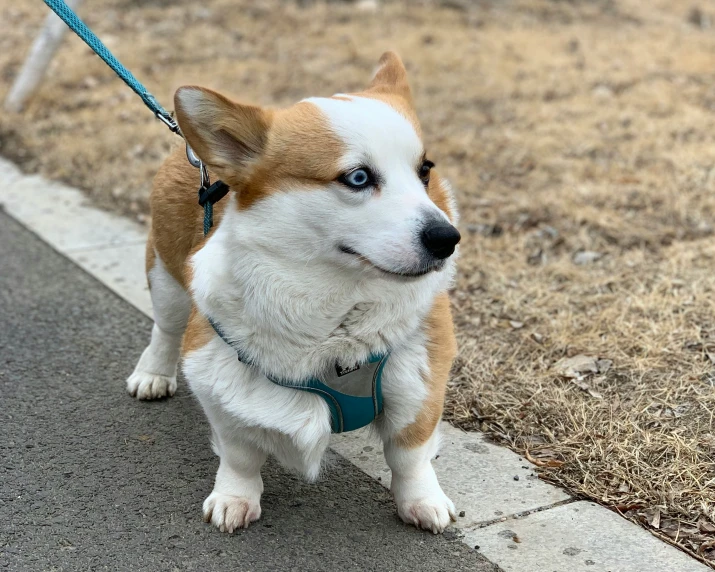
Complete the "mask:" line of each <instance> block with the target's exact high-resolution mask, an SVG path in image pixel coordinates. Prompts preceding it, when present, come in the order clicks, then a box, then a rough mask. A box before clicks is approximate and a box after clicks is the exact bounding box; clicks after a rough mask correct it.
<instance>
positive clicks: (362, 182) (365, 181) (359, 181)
mask: <svg viewBox="0 0 715 572" xmlns="http://www.w3.org/2000/svg"><path fill="white" fill-rule="evenodd" d="M339 181H340V182H341V183H343V184H344V185H347V186H348V187H351V188H353V189H364V188H365V187H369V186H370V185H372V184H374V178H373V176H372V173H370V171H368V170H367V169H355V170H354V171H350V172H349V173H345V174H344V175H341V176H340V179H339Z"/></svg>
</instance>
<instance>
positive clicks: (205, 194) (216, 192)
mask: <svg viewBox="0 0 715 572" xmlns="http://www.w3.org/2000/svg"><path fill="white" fill-rule="evenodd" d="M44 2H45V4H47V5H48V6H49V7H50V8H51V9H52V11H53V12H54V13H55V14H57V15H58V16H59V17H60V18H61V19H62V21H63V22H64V23H65V24H67V25H68V26H69V28H70V30H72V31H73V32H74V33H75V34H77V35H78V36H79V37H80V38H81V39H82V40H83V41H84V43H85V44H87V45H88V46H89V47H90V48H92V50H93V51H94V53H95V54H97V55H98V56H99V57H100V58H102V60H104V63H106V64H107V65H108V66H109V67H110V68H112V70H113V71H114V73H116V74H117V75H118V76H119V77H120V78H121V79H122V81H124V83H126V84H127V85H128V86H129V87H130V88H131V89H132V91H133V92H134V93H136V94H137V95H138V96H139V97H141V99H142V101H143V102H144V104H145V105H146V106H147V107H148V108H149V109H151V111H152V113H153V114H154V115H155V116H156V118H157V119H159V120H160V121H161V122H162V123H164V124H165V125H166V126H167V127H168V128H169V129H171V131H172V132H174V133H176V134H177V135H179V136H180V137H183V134H182V133H181V129H180V128H179V124H178V123H177V122H176V120H175V119H174V118H173V117H172V116H171V113H169V112H168V111H167V110H166V109H164V108H163V107H162V106H161V105H160V104H159V102H158V101H157V100H156V98H155V97H154V96H153V95H152V94H151V93H149V92H148V91H147V89H146V88H145V87H144V86H143V85H142V84H141V82H140V81H139V80H138V79H137V78H135V77H134V75H133V74H132V72H130V71H129V70H128V69H127V68H125V67H124V66H123V65H122V63H121V62H120V61H119V60H118V59H117V58H115V57H114V55H112V52H110V51H109V50H108V49H107V46H105V45H104V44H103V43H102V41H101V40H100V39H99V38H98V37H97V36H96V35H95V34H94V32H92V30H90V29H89V28H88V27H87V25H86V24H85V23H84V22H83V21H82V20H80V18H79V16H77V14H75V13H74V11H73V10H72V9H71V8H70V7H69V6H67V4H65V2H64V0H44ZM186 158H187V159H188V160H189V163H191V164H192V165H193V166H194V167H197V168H198V169H199V170H200V171H201V187H200V188H199V204H200V205H201V206H202V207H203V208H204V235H206V234H208V232H209V230H210V229H211V227H212V226H213V204H214V203H215V202H216V201H218V200H220V199H221V198H223V197H224V196H225V195H226V193H227V192H228V185H226V184H225V183H224V182H223V181H216V182H215V183H214V184H213V185H212V184H211V181H210V180H209V172H208V170H207V169H206V166H205V165H204V164H203V162H202V161H201V159H199V158H198V157H197V156H196V154H195V153H194V152H193V150H192V149H191V147H189V144H188V143H187V144H186Z"/></svg>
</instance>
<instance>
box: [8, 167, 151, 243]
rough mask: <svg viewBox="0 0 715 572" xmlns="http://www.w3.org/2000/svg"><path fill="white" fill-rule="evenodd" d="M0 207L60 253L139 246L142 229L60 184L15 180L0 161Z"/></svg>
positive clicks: (37, 179) (38, 179) (143, 236)
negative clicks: (100, 208) (101, 208)
mask: <svg viewBox="0 0 715 572" xmlns="http://www.w3.org/2000/svg"><path fill="white" fill-rule="evenodd" d="M1 161H2V162H1V163H0V176H2V175H4V176H5V177H7V178H5V179H2V184H0V205H2V206H3V207H4V209H5V211H6V212H8V213H9V214H10V215H11V216H12V217H13V218H15V219H16V220H21V221H23V224H24V225H25V226H26V227H28V228H30V229H32V231H33V232H35V233H37V234H38V235H39V236H41V237H42V238H43V239H44V240H46V241H47V242H48V243H50V244H51V245H52V246H53V248H56V249H57V250H59V251H60V252H62V253H70V252H73V251H77V250H86V249H91V248H101V247H107V246H118V245H127V244H141V243H143V242H145V240H146V230H145V229H144V228H142V227H141V225H139V224H137V223H135V222H133V221H131V220H129V219H127V218H125V217H121V216H118V215H115V214H112V213H109V212H105V211H102V210H99V209H97V208H94V207H92V206H90V205H88V204H87V203H88V201H87V198H86V197H85V196H84V195H82V193H80V192H78V191H77V190H76V189H72V188H70V187H67V186H66V185H63V184H61V183H56V182H52V181H48V180H47V179H44V178H42V177H40V176H18V173H17V170H16V169H15V170H13V168H12V167H11V166H8V165H7V161H5V160H1Z"/></svg>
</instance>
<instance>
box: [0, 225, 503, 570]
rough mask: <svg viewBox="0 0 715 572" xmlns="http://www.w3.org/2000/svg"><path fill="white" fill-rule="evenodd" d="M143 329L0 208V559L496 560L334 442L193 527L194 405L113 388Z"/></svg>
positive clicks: (114, 565)
mask: <svg viewBox="0 0 715 572" xmlns="http://www.w3.org/2000/svg"><path fill="white" fill-rule="evenodd" d="M87 224H91V221H87ZM137 263H138V264H141V261H137ZM150 329H151V323H150V321H149V320H148V319H147V318H146V317H145V316H144V315H142V314H141V313H140V312H139V311H138V310H136V309H134V308H133V307H132V306H130V305H129V304H127V303H126V302H124V301H123V300H121V299H120V298H118V297H117V296H116V295H114V294H113V293H112V292H111V291H110V290H108V289H107V288H105V287H104V286H103V285H102V284H100V283H99V282H97V281H96V280H95V279H94V278H92V277H91V276H89V275H88V274H86V273H85V272H84V271H83V270H81V269H80V268H79V267H77V266H75V265H74V264H73V263H72V262H70V261H69V260H67V259H66V258H64V257H63V256H61V255H60V254H58V253H57V252H55V251H54V250H52V248H50V247H49V246H48V245H46V244H45V243H43V242H42V241H40V240H39V239H38V238H37V237H36V236H35V235H33V234H32V233H30V232H29V231H27V230H26V229H24V228H23V227H22V226H20V225H19V224H17V223H16V222H15V221H13V220H12V219H10V218H9V217H8V216H7V215H5V214H4V213H2V212H0V570H20V571H26V570H27V571H35V570H38V571H44V570H53V571H58V572H62V571H71V570H111V571H116V570H147V571H157V572H158V571H163V570H170V571H184V570H188V571H193V570H196V571H199V570H200V571H201V572H208V571H212V570H237V571H256V572H258V571H264V570H265V571H268V570H270V571H283V570H285V571H288V570H290V571H293V570H296V571H297V570H301V571H302V570H309V571H322V570H325V571H326V572H327V571H330V572H335V571H336V570H340V571H352V570H355V571H369V570H380V571H390V570H396V571H401V570H405V571H410V572H414V571H443V570H444V571H453V570H454V571H461V570H464V571H467V570H469V571H470V572H482V571H495V570H499V569H498V568H497V567H496V566H495V565H494V564H491V563H489V562H488V561H486V560H485V559H484V558H483V557H482V556H481V555H480V554H479V553H478V552H476V551H474V550H472V549H470V548H469V547H468V546H466V545H465V544H463V543H462V542H460V540H459V538H458V537H457V535H456V534H455V533H450V532H449V531H448V532H447V533H446V534H445V535H443V536H434V535H432V534H429V533H425V532H422V531H418V530H415V529H414V528H412V527H409V526H406V525H404V524H402V522H401V521H400V520H399V519H398V518H397V516H396V512H395V506H394V504H393V502H392V500H391V499H390V495H389V493H388V492H387V491H386V490H385V489H383V488H382V487H381V486H380V485H379V484H378V483H376V482H375V481H373V480H372V479H370V478H369V477H368V476H366V475H364V474H363V473H361V472H360V471H359V470H357V469H356V468H355V467H353V466H352V465H351V464H350V463H348V462H347V461H345V460H343V459H342V458H341V457H338V456H337V455H334V454H332V453H331V455H330V468H329V470H328V471H327V474H326V476H325V477H324V478H323V479H322V480H321V481H320V482H318V483H317V484H307V483H305V482H303V481H302V480H301V479H300V478H298V477H296V476H294V475H292V474H290V473H287V472H286V471H284V470H282V469H281V468H280V467H278V466H277V465H276V464H275V463H272V462H269V463H268V464H267V466H266V468H265V470H264V483H265V493H264V495H263V501H262V508H263V516H262V517H261V520H260V521H259V522H257V523H254V524H253V525H252V526H251V528H250V529H249V530H247V531H242V532H240V533H237V534H235V535H232V536H230V535H227V534H222V533H220V532H218V531H217V530H215V529H214V528H213V527H211V526H210V525H208V524H204V523H203V522H202V519H201V504H202V502H203V500H204V498H205V497H206V496H207V495H208V493H209V492H210V491H211V488H212V485H213V477H214V474H215V471H216V468H217V465H218V459H217V458H216V457H215V456H214V455H213V453H212V452H211V449H210V447H209V428H208V425H207V423H206V421H205V419H204V417H203V414H202V412H201V411H200V408H199V406H198V403H197V402H196V401H195V400H194V399H193V397H192V396H191V394H190V393H189V391H188V389H187V387H186V384H185V383H183V380H179V390H178V392H177V394H176V396H175V397H173V398H171V399H169V400H165V401H158V402H139V401H136V400H134V399H131V398H130V397H129V396H128V395H127V394H126V392H125V389H124V380H125V379H126V377H127V376H128V375H129V373H131V371H132V369H133V367H134V364H135V362H136V360H137V359H138V357H139V355H140V353H141V351H142V350H143V348H144V346H145V345H146V343H147V341H148V339H149V332H150Z"/></svg>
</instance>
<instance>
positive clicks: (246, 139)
mask: <svg viewBox="0 0 715 572" xmlns="http://www.w3.org/2000/svg"><path fill="white" fill-rule="evenodd" d="M175 106H176V113H177V118H178V121H179V125H180V126H181V129H182V131H183V133H184V135H185V137H186V140H187V142H188V143H189V144H190V145H191V147H192V148H193V149H194V151H195V152H196V153H197V154H198V156H199V157H200V158H201V159H202V160H203V161H204V162H205V163H206V164H207V165H208V167H209V169H210V170H212V171H213V172H215V173H216V174H217V175H219V177H220V178H221V179H223V180H224V181H225V182H226V183H228V184H229V185H230V187H231V189H232V190H233V191H235V192H236V193H237V194H238V197H237V204H238V208H239V211H241V212H244V213H246V214H250V216H249V217H248V218H247V219H246V220H248V221H250V226H251V228H243V229H241V230H240V232H241V234H242V236H244V237H248V238H249V239H250V240H249V241H250V242H251V246H253V245H255V246H257V247H265V248H267V249H270V250H271V252H272V254H274V255H285V256H287V257H289V258H291V259H292V260H295V261H298V262H304V263H306V264H307V263H308V262H310V263H316V264H317V263H323V264H327V265H332V266H336V265H337V266H339V267H340V268H343V269H346V268H354V269H356V270H359V271H360V272H370V273H375V274H376V275H379V276H387V275H392V276H399V277H413V278H414V277H419V276H423V275H425V274H428V273H430V272H432V271H439V270H441V269H442V268H443V267H444V265H445V261H446V260H447V259H448V258H449V257H450V256H451V255H452V254H453V252H454V251H455V247H456V245H457V243H458V242H459V239H460V236H459V232H458V231H457V229H456V228H455V227H454V226H453V225H452V221H453V220H454V217H455V216H456V212H455V211H454V209H453V207H452V205H451V195H450V192H449V190H448V188H447V187H446V184H445V183H443V182H442V181H440V179H439V177H437V176H436V173H434V172H433V170H432V167H433V166H434V165H433V163H432V162H431V161H430V160H429V158H428V156H427V155H426V151H425V147H424V143H423V141H422V134H421V129H420V125H419V122H418V120H417V117H416V114H415V111H414V107H413V105H412V97H411V94H410V88H409V86H408V84H407V77H406V72H405V68H404V66H403V64H402V62H401V60H400V59H399V57H398V56H397V55H395V54H394V53H391V52H388V53H386V54H384V55H383V57H382V58H381V60H380V67H379V68H378V70H377V72H376V74H375V77H374V79H373V80H372V82H371V84H370V86H369V87H368V88H367V89H366V90H365V91H363V92H361V93H359V94H355V95H335V96H333V97H329V98H311V99H307V100H304V101H301V102H299V103H297V104H295V105H293V106H292V107H290V108H288V109H283V110H267V109H262V108H259V107H255V106H251V105H243V104H239V103H236V102H233V101H231V100H229V99H227V98H225V97H224V96H222V95H219V94H218V93H215V92H213V91H210V90H207V89H204V88H199V87H191V86H189V87H182V88H180V89H179V90H178V91H177V93H176V97H175Z"/></svg>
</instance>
